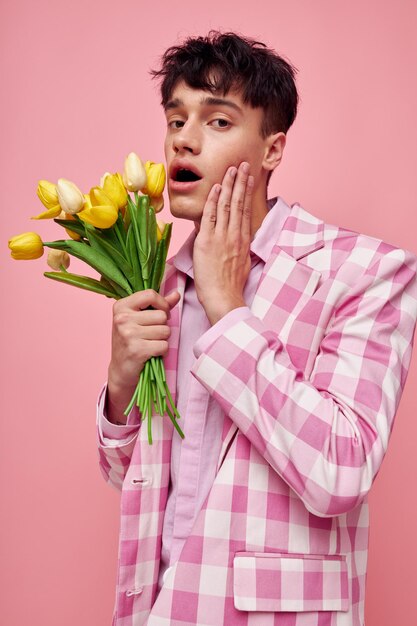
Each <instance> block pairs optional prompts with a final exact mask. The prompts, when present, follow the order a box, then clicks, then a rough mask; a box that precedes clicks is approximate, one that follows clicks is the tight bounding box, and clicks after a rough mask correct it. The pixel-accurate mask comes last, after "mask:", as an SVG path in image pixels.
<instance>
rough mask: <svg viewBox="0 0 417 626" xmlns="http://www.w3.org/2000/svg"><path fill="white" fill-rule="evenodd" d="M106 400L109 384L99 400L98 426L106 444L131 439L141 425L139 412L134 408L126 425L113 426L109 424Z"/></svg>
mask: <svg viewBox="0 0 417 626" xmlns="http://www.w3.org/2000/svg"><path fill="white" fill-rule="evenodd" d="M106 398H107V382H106V383H105V384H104V385H103V387H102V389H101V391H100V393H99V396H98V400H97V426H98V429H99V433H100V437H101V438H102V440H103V442H104V443H107V441H106V440H109V439H111V440H115V439H116V440H118V441H120V440H122V439H126V438H129V437H131V436H132V435H133V434H134V433H136V431H137V429H138V426H140V424H141V420H140V417H139V410H138V407H137V406H134V407H133V408H132V410H131V411H130V413H129V415H128V416H127V421H126V425H124V424H113V422H109V420H108V419H107V415H106Z"/></svg>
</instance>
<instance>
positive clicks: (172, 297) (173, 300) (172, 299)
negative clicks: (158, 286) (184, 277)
mask: <svg viewBox="0 0 417 626" xmlns="http://www.w3.org/2000/svg"><path fill="white" fill-rule="evenodd" d="M180 297H181V294H180V292H179V291H171V293H169V294H168V295H167V296H165V299H166V300H167V301H168V304H169V306H170V307H171V308H172V307H174V306H175V305H176V304H177V302H178V301H179V299H180Z"/></svg>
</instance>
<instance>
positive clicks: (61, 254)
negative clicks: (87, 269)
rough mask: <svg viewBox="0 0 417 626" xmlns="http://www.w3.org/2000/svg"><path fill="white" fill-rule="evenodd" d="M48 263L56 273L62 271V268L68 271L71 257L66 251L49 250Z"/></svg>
mask: <svg viewBox="0 0 417 626" xmlns="http://www.w3.org/2000/svg"><path fill="white" fill-rule="evenodd" d="M46 262H47V263H48V265H49V267H51V268H52V269H53V270H56V271H59V270H62V267H64V268H65V269H68V267H69V264H70V256H69V254H68V252H65V250H49V252H48V257H47V259H46Z"/></svg>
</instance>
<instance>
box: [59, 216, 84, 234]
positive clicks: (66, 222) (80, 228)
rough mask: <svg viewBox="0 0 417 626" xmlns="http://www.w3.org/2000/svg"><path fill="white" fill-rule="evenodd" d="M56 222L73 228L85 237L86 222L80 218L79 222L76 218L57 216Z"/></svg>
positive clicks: (69, 228) (70, 228)
mask: <svg viewBox="0 0 417 626" xmlns="http://www.w3.org/2000/svg"><path fill="white" fill-rule="evenodd" d="M54 222H56V223H57V224H59V225H60V226H63V227H64V228H68V230H72V231H73V232H74V233H77V235H81V237H85V228H84V223H83V222H81V221H80V220H79V221H78V222H77V221H74V220H60V219H58V218H55V219H54Z"/></svg>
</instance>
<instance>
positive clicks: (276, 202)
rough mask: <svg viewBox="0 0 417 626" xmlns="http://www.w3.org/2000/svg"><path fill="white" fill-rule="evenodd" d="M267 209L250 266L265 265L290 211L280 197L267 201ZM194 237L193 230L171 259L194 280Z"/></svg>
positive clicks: (252, 252) (252, 244)
mask: <svg viewBox="0 0 417 626" xmlns="http://www.w3.org/2000/svg"><path fill="white" fill-rule="evenodd" d="M267 207H268V213H267V214H266V215H265V217H264V219H263V221H262V224H261V225H260V227H259V228H258V230H257V231H256V233H255V237H254V238H253V240H252V241H251V244H250V256H251V262H252V265H254V264H255V263H257V261H258V259H262V260H263V261H264V263H266V261H267V259H268V257H269V256H270V254H271V252H272V248H273V247H274V244H275V243H276V241H277V239H278V235H279V233H280V231H281V229H282V227H283V225H284V222H285V220H286V219H287V217H288V215H289V213H290V211H291V208H290V207H289V206H288V204H287V203H286V202H284V200H283V199H282V198H281V197H280V196H276V197H274V198H270V199H269V200H267ZM196 236H197V233H196V231H195V229H193V230H192V231H191V233H190V235H189V236H188V237H187V239H186V240H185V242H184V243H183V244H182V246H181V247H180V249H179V250H178V252H177V254H176V255H175V256H174V258H173V264H174V266H175V267H176V268H177V269H178V270H179V271H180V272H184V274H187V275H188V276H191V278H194V275H193V247H194V240H195V238H196Z"/></svg>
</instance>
